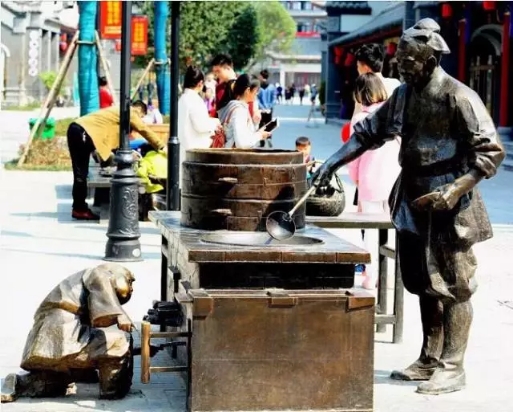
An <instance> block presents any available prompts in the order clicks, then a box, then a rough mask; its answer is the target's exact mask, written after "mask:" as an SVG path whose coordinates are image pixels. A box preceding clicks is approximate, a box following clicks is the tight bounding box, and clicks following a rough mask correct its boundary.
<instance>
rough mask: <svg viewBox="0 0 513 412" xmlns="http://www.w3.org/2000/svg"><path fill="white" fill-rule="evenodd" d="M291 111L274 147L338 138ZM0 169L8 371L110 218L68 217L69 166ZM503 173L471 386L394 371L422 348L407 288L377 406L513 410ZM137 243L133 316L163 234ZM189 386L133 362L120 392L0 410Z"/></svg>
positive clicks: (160, 399) (478, 305) (159, 393)
mask: <svg viewBox="0 0 513 412" xmlns="http://www.w3.org/2000/svg"><path fill="white" fill-rule="evenodd" d="M290 117H291V120H290V121H288V122H289V124H287V121H285V122H284V124H287V125H285V126H283V130H285V129H287V128H288V129H289V131H288V132H287V134H285V133H284V134H283V135H277V136H276V143H277V144H276V146H277V147H278V144H279V145H280V147H284V146H285V144H284V143H285V142H286V143H287V145H288V146H290V145H293V140H292V142H291V139H292V138H293V137H294V136H296V135H299V134H303V132H304V131H305V130H308V131H310V132H312V134H313V133H315V134H314V135H313V136H314V138H313V139H314V141H315V143H314V144H317V147H319V148H320V149H321V148H322V147H324V145H323V144H322V139H325V140H334V138H333V137H330V136H328V135H326V132H327V131H329V132H331V133H332V134H333V133H334V132H335V131H336V130H337V129H336V128H334V127H333V126H330V127H331V128H329V127H328V126H320V127H319V130H317V131H315V130H316V129H315V128H314V127H312V128H311V129H309V128H308V129H305V125H304V124H302V123H299V122H298V121H297V120H292V118H294V117H295V112H294V113H292V114H291V116H290ZM296 117H297V116H296ZM2 128H3V126H2ZM337 138H338V137H337ZM325 144H326V146H327V145H328V144H327V143H326V142H325ZM322 150H324V151H326V152H327V151H328V149H326V148H325V149H321V150H319V151H320V152H321V151H322ZM317 156H318V157H321V154H319V155H317ZM322 156H323V155H322ZM498 177H500V176H498ZM0 178H1V193H2V200H3V201H2V202H1V205H0V230H1V237H0V265H1V266H0V267H1V270H0V279H1V283H0V325H2V328H1V329H0V330H1V332H0V348H1V350H0V376H5V375H6V374H7V373H10V372H16V371H18V370H19V362H20V358H21V352H22V350H23V346H24V344H25V339H26V336H27V333H28V331H29V330H30V327H31V325H32V316H33V313H34V311H35V310H36V308H37V306H38V305H39V303H40V302H41V301H42V299H43V298H44V297H45V296H46V295H47V293H48V292H49V291H50V290H51V289H52V288H53V287H54V286H55V285H56V284H57V283H58V282H59V281H60V280H61V279H62V278H64V277H66V276H68V275H70V274H72V273H74V272H76V271H78V270H80V269H82V268H85V267H88V266H92V265H97V264H99V263H101V262H102V260H101V259H102V257H103V254H104V248H105V243H106V240H107V238H106V236H105V233H106V230H107V228H106V225H99V224H96V223H77V222H73V221H71V219H70V206H71V187H70V182H71V174H70V173H67V172H53V173H52V172H48V173H45V172H6V171H3V170H0ZM505 181H507V179H505ZM492 182H493V181H492ZM507 183H508V185H506V186H504V185H503V186H501V185H502V180H498V181H497V183H495V185H497V187H494V188H493V190H489V191H488V192H486V190H483V192H484V194H485V199H486V200H487V202H489V203H490V204H493V205H496V208H495V209H496V210H498V211H502V212H504V213H503V214H496V215H495V218H494V220H493V221H494V223H496V224H495V225H494V229H495V237H494V238H493V239H491V240H489V241H487V242H485V243H482V244H479V245H477V246H476V248H475V251H476V254H477V257H478V259H479V265H480V266H479V269H478V275H477V276H478V280H479V282H480V288H479V290H478V292H477V293H476V295H475V297H474V299H473V302H474V309H475V316H474V323H473V327H472V332H471V338H470V342H469V347H468V351H467V357H466V370H467V389H466V390H464V391H461V392H457V393H454V394H448V395H443V396H438V397H437V396H431V397H430V396H424V395H419V394H416V393H415V384H410V383H398V382H394V381H391V380H390V379H388V375H389V374H390V371H391V370H392V369H394V368H399V367H404V366H407V365H408V364H409V363H410V362H411V361H413V360H414V359H415V358H416V357H417V356H418V352H419V349H420V344H421V329H420V320H419V313H418V308H417V301H416V298H415V297H414V296H412V295H410V294H408V293H406V296H405V325H404V340H403V342H402V343H401V344H395V345H394V344H390V343H388V342H389V341H390V335H391V330H390V329H391V328H390V327H389V330H388V331H387V333H385V334H377V335H376V346H375V383H374V392H375V395H374V396H375V402H374V403H375V411H376V412H433V411H440V412H449V411H458V412H474V411H476V412H477V411H479V412H510V411H512V410H513V392H512V390H511V389H512V388H513V368H512V366H511V365H513V353H512V351H511V341H512V338H513V309H511V307H510V305H508V302H511V301H512V300H513V298H512V296H511V293H512V292H511V291H512V290H513V265H512V264H511V262H512V260H511V254H512V252H513V249H512V246H511V245H512V244H513V226H512V225H511V223H513V222H511V221H510V217H509V216H510V215H509V214H508V213H509V211H508V209H507V208H506V207H505V206H504V205H505V204H508V203H509V205H511V204H512V203H511V189H510V187H509V182H507ZM347 192H348V199H352V187H351V186H350V185H348V186H347ZM487 196H488V198H487ZM348 203H350V202H348ZM510 208H511V206H510ZM502 212H501V213H502ZM336 233H337V234H338V235H340V236H343V237H345V238H347V239H349V240H351V241H354V242H357V241H358V238H359V234H358V233H357V231H336ZM141 244H142V250H143V257H144V261H143V262H137V263H129V264H126V266H127V267H129V268H130V269H131V270H133V271H134V273H135V275H136V278H137V280H136V283H135V284H134V288H135V293H134V296H133V298H132V300H131V301H130V302H129V303H128V304H127V305H126V309H127V313H128V314H129V316H130V317H131V318H132V319H134V320H135V321H136V322H137V320H140V319H141V318H142V316H143V315H144V314H145V313H146V311H147V309H148V308H149V307H150V306H151V302H152V300H153V299H156V298H158V296H159V276H160V252H159V247H160V236H159V234H158V232H157V231H156V229H155V228H154V227H153V226H152V224H151V223H141ZM136 342H137V338H136ZM320 350H322V348H320ZM154 362H158V363H159V364H166V363H167V362H169V358H168V356H167V354H166V353H164V352H163V353H160V354H159V355H158V357H157V358H155V361H154ZM183 388H184V384H183V381H182V380H181V379H180V378H178V377H177V376H175V375H173V374H160V375H153V376H152V380H151V383H150V384H148V385H143V384H141V383H140V379H139V369H138V365H136V370H135V373H134V385H133V389H132V392H131V393H130V395H129V396H128V397H127V398H125V399H123V400H120V401H100V400H98V399H97V387H96V385H79V390H78V393H77V394H76V395H70V396H68V397H66V398H65V399H54V400H32V399H20V400H19V401H17V402H15V403H12V404H3V405H1V411H6V412H11V411H12V412H36V411H37V412H39V411H56V412H68V411H69V412H75V411H77V412H78V411H81V412H85V411H87V412H95V411H112V412H121V411H125V412H128V411H130V412H139V411H140V412H142V411H151V412H161V411H162V412H163V411H183V410H185V409H184V390H183ZM234 390H236V388H234Z"/></svg>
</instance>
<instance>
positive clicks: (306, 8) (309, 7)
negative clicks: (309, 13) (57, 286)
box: [301, 1, 312, 10]
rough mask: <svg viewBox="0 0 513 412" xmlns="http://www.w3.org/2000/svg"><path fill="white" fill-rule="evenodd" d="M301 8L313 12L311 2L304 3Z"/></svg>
mask: <svg viewBox="0 0 513 412" xmlns="http://www.w3.org/2000/svg"><path fill="white" fill-rule="evenodd" d="M301 3H302V4H301V6H302V9H303V10H312V2H311V1H302V2H301Z"/></svg>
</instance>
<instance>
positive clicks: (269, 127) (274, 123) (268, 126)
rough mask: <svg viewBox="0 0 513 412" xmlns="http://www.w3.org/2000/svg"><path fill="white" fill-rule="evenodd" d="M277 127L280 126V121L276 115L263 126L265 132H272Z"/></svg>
mask: <svg viewBox="0 0 513 412" xmlns="http://www.w3.org/2000/svg"><path fill="white" fill-rule="evenodd" d="M277 127H280V121H279V120H278V118H277V117H275V118H274V119H273V120H271V121H270V122H269V123H267V124H266V125H265V126H264V130H265V131H266V132H272V131H273V130H274V129H276V128H277Z"/></svg>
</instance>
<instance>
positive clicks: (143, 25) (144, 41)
mask: <svg viewBox="0 0 513 412" xmlns="http://www.w3.org/2000/svg"><path fill="white" fill-rule="evenodd" d="M146 53H148V17H146V16H134V17H132V56H144V55H146Z"/></svg>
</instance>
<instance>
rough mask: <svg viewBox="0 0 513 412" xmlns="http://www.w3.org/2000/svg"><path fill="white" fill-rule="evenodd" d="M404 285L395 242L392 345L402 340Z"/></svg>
mask: <svg viewBox="0 0 513 412" xmlns="http://www.w3.org/2000/svg"><path fill="white" fill-rule="evenodd" d="M403 309H404V285H403V279H402V276H401V268H400V266H399V254H398V249H397V242H396V244H395V282H394V315H395V324H394V330H393V340H392V342H393V343H401V342H402V340H403V324H404V323H403V322H404V311H403Z"/></svg>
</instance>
